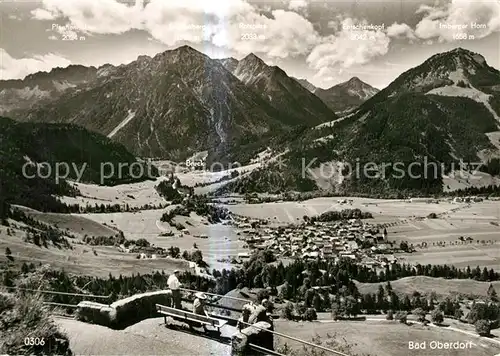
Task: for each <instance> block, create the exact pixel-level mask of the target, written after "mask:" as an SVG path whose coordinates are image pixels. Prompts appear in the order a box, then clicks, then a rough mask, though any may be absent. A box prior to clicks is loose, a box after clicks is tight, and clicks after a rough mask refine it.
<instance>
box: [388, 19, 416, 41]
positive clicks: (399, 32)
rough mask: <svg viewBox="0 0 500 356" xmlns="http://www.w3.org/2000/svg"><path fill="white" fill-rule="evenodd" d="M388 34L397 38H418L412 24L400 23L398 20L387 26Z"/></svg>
mask: <svg viewBox="0 0 500 356" xmlns="http://www.w3.org/2000/svg"><path fill="white" fill-rule="evenodd" d="M387 36H389V37H395V38H409V39H415V38H416V37H415V35H414V33H413V30H412V28H411V27H410V26H408V25H407V24H405V23H402V24H399V23H397V22H395V23H393V24H392V25H391V26H389V27H387Z"/></svg>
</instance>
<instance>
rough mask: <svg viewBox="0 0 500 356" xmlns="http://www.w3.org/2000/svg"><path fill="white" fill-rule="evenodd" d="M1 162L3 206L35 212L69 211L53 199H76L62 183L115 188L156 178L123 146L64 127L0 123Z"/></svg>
mask: <svg viewBox="0 0 500 356" xmlns="http://www.w3.org/2000/svg"><path fill="white" fill-rule="evenodd" d="M0 156H1V157H2V160H1V162H0V197H2V200H4V201H5V202H6V203H7V204H19V205H24V206H28V207H31V208H34V209H37V210H40V211H54V212H64V213H67V212H70V211H71V210H72V208H70V207H68V206H66V205H65V204H63V203H61V202H60V201H59V200H58V199H57V198H55V197H54V196H62V195H66V196H76V195H77V194H78V193H79V192H78V190H77V189H76V188H75V187H74V186H73V185H71V184H69V183H67V181H66V180H65V179H72V180H79V181H80V182H84V183H96V184H103V185H116V184H122V183H131V182H137V181H144V180H145V179H155V177H157V176H158V170H157V169H156V167H154V166H153V165H151V164H149V162H145V161H137V159H136V158H135V156H134V155H132V154H131V153H130V152H128V151H127V150H126V149H125V147H124V146H122V145H120V144H117V143H115V142H113V141H111V140H110V139H108V138H107V137H105V136H102V135H100V134H97V133H94V132H89V131H87V130H85V129H84V128H81V127H77V126H74V125H69V124H46V123H19V122H15V121H13V120H11V119H8V118H5V117H0ZM1 210H4V209H1ZM0 213H1V212H0ZM2 214H4V213H2Z"/></svg>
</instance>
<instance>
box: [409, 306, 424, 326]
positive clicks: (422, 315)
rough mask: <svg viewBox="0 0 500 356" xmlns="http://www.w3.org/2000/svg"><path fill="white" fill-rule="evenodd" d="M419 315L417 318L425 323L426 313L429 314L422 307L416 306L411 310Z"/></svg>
mask: <svg viewBox="0 0 500 356" xmlns="http://www.w3.org/2000/svg"><path fill="white" fill-rule="evenodd" d="M411 313H412V314H413V315H415V316H416V317H417V320H418V321H420V322H421V323H423V322H424V321H425V315H426V314H427V313H426V312H425V310H423V309H422V308H415V309H413V310H412V312H411Z"/></svg>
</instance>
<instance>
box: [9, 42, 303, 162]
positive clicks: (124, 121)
mask: <svg viewBox="0 0 500 356" xmlns="http://www.w3.org/2000/svg"><path fill="white" fill-rule="evenodd" d="M111 69H112V70H107V69H106V68H104V69H103V68H100V69H99V72H100V73H101V76H100V77H99V78H97V79H96V80H94V81H92V82H91V83H90V85H86V86H85V87H83V88H82V89H80V90H78V91H71V92H68V93H65V94H63V95H62V96H61V97H60V98H59V99H58V100H56V101H53V102H50V103H48V104H45V105H39V106H37V107H35V108H33V109H32V110H30V111H29V112H28V113H27V114H26V115H24V114H25V112H23V113H16V115H15V116H16V118H18V119H20V120H27V121H36V122H40V121H41V122H70V123H74V124H77V125H80V126H83V127H85V128H87V129H89V130H92V131H96V132H99V133H102V134H104V135H108V136H110V137H112V138H113V140H116V141H118V142H120V143H123V144H124V145H126V146H127V147H128V148H129V149H130V150H131V151H132V152H134V153H135V154H137V155H140V156H147V157H163V158H171V159H184V158H186V157H188V156H190V155H192V154H193V153H195V152H198V151H203V150H209V151H211V153H212V155H214V156H217V155H219V156H221V155H225V154H227V152H228V151H231V150H235V149H236V147H237V146H242V145H245V144H246V143H248V142H256V141H259V140H262V138H264V137H266V135H268V136H270V135H271V134H272V133H274V134H279V133H280V132H284V131H286V130H287V129H289V128H290V127H292V126H294V125H295V123H294V122H293V121H292V120H289V118H287V117H286V115H284V113H280V112H279V111H277V110H276V108H274V107H273V106H271V105H270V104H269V103H268V102H267V101H266V100H264V99H263V98H262V97H261V96H260V95H259V94H257V93H255V92H254V91H252V90H249V89H248V87H247V86H246V85H245V84H243V83H242V82H241V81H240V80H238V79H237V78H236V77H235V76H234V75H232V74H231V73H230V72H229V71H228V70H227V69H226V68H225V67H224V66H223V65H222V64H221V63H219V62H218V61H216V60H212V59H210V58H209V57H207V56H205V55H203V54H202V53H200V52H198V51H196V50H194V49H193V48H191V47H188V46H183V47H179V48H177V49H175V50H172V51H166V52H163V53H160V54H158V55H156V56H155V57H153V58H150V57H147V56H141V57H139V58H138V59H137V60H136V61H134V62H132V63H130V64H127V65H121V66H119V67H116V68H111Z"/></svg>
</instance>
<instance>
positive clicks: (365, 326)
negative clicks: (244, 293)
mask: <svg viewBox="0 0 500 356" xmlns="http://www.w3.org/2000/svg"><path fill="white" fill-rule="evenodd" d="M275 330H276V331H278V332H280V333H284V334H286V335H292V336H294V337H296V338H300V339H303V340H309V341H310V340H311V337H312V336H314V335H319V336H320V338H321V340H323V341H325V340H327V339H328V335H330V336H335V339H336V340H338V341H339V342H341V343H342V342H343V340H345V342H347V343H349V344H351V345H354V347H353V349H352V351H354V352H356V353H358V354H368V355H370V356H405V355H412V356H415V355H417V356H436V355H439V356H469V355H470V356H492V355H495V354H497V353H499V352H500V345H495V344H493V343H491V342H489V341H486V340H483V339H480V338H479V337H474V336H469V335H464V334H461V333H457V332H454V331H450V330H446V329H445V328H437V327H431V326H426V327H425V326H421V325H418V324H413V325H412V326H407V325H402V324H399V323H398V322H394V321H392V322H388V321H385V320H384V321H364V322H353V321H350V322H347V321H338V322H331V323H320V322H301V323H297V322H291V321H285V320H277V321H276V323H275ZM409 341H418V342H423V341H426V342H427V349H425V350H410V349H409V347H408V342H409ZM431 341H441V342H455V341H461V342H467V341H471V342H472V346H471V348H470V349H465V350H444V349H441V350H437V349H434V350H433V349H430V342H431ZM285 342H286V343H287V344H288V345H289V346H290V347H292V348H300V347H301V346H300V344H299V343H297V342H295V341H292V340H288V341H285V339H284V338H282V337H276V338H275V344H280V345H282V344H283V343H285Z"/></svg>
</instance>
